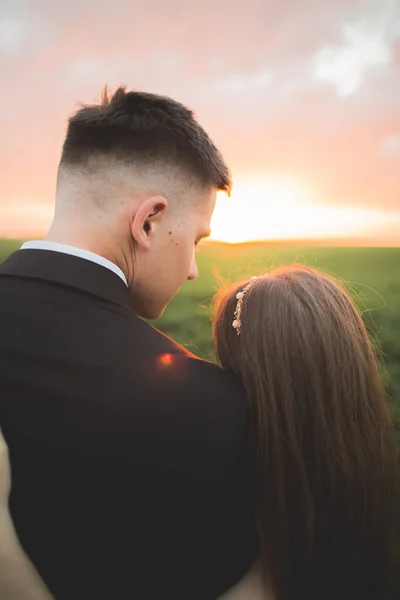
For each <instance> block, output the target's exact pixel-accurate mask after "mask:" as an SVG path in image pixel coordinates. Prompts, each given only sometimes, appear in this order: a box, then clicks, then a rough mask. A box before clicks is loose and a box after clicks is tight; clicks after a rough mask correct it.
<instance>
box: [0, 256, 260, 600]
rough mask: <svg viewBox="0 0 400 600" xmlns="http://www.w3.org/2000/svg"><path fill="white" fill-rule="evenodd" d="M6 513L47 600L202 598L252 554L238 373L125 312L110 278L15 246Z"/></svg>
mask: <svg viewBox="0 0 400 600" xmlns="http://www.w3.org/2000/svg"><path fill="white" fill-rule="evenodd" d="M0 423H1V425H2V427H3V430H4V435H5V437H6V440H7V442H8V444H9V447H10V453H11V466H12V475H13V489H12V496H11V511H12V516H13V519H14V521H15V524H16V529H17V532H18V535H19V537H20V540H21V543H22V545H23V546H24V548H25V549H26V551H27V553H28V555H29V556H30V558H31V560H32V561H33V562H34V564H35V565H36V567H37V568H38V570H39V572H40V573H41V575H42V576H43V578H44V580H45V581H46V583H47V584H48V585H49V587H50V589H51V590H52V592H53V594H54V595H55V597H56V599H57V600H64V599H65V600H67V599H68V600H78V599H81V598H82V599H85V600H90V599H92V598H93V600H99V599H102V598H104V599H105V598H107V600H113V599H114V598H115V599H118V600H123V599H125V598H129V599H130V598H135V599H136V598H137V599H138V600H146V599H153V598H154V599H157V600H167V599H169V598H171V599H174V600H179V599H182V600H183V599H184V600H197V599H198V600H207V599H210V600H211V599H214V598H215V597H216V596H217V595H218V594H219V593H221V592H222V591H223V590H224V589H226V588H227V587H229V586H230V585H232V584H233V583H235V582H236V581H237V580H238V579H239V578H240V577H241V576H242V575H243V574H244V573H245V571H246V570H247V569H248V567H249V566H250V564H251V562H252V560H253V559H254V556H255V555H256V553H257V550H258V549H257V541H256V533H255V527H254V523H253V518H252V514H253V477H252V473H251V467H250V464H251V458H250V453H249V433H248V414H247V409H246V401H245V399H244V395H243V391H242V388H241V386H240V384H239V383H238V382H237V381H236V380H234V379H233V378H232V377H231V375H229V374H228V373H227V372H225V371H223V370H222V369H220V368H219V367H217V366H215V365H213V364H210V363H208V362H205V361H202V360H199V359H197V358H195V357H194V356H192V355H190V354H189V353H187V352H186V351H185V350H184V349H183V348H182V347H180V346H178V345H177V344H175V343H174V342H173V341H172V340H170V339H169V338H167V337H165V336H164V335H163V334H162V333H160V332H159V331H157V330H155V329H154V328H153V327H151V326H150V325H149V324H147V323H146V322H144V321H143V320H142V319H140V318H138V317H137V316H136V315H135V314H134V313H133V312H132V309H131V307H130V302H129V294H128V290H127V288H126V286H125V285H124V283H123V282H122V280H120V278H119V277H118V276H117V275H115V274H114V273H113V272H111V271H109V270H108V269H106V268H104V267H102V266H99V265H97V264H95V263H92V262H89V261H87V260H84V259H82V258H77V257H74V256H69V255H65V254H60V253H56V252H53V251H46V250H21V251H18V252H16V253H14V254H13V255H11V257H9V258H8V259H7V260H6V261H5V262H4V263H3V264H2V265H1V266H0Z"/></svg>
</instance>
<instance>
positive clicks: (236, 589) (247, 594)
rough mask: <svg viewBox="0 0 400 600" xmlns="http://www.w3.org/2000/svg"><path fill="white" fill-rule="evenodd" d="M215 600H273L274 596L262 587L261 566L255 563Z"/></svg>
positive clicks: (266, 588)
mask: <svg viewBox="0 0 400 600" xmlns="http://www.w3.org/2000/svg"><path fill="white" fill-rule="evenodd" d="M217 600H275V596H274V594H273V593H272V591H271V590H269V589H268V586H265V585H263V582H262V576H261V566H260V563H259V561H256V562H255V563H254V564H253V566H252V567H251V569H250V570H249V571H248V572H247V573H246V575H245V576H244V577H243V578H242V579H241V580H240V581H239V582H238V583H237V584H236V585H234V586H233V587H232V588H230V589H229V590H228V591H226V592H225V593H224V594H222V596H220V597H219V598H218V599H217Z"/></svg>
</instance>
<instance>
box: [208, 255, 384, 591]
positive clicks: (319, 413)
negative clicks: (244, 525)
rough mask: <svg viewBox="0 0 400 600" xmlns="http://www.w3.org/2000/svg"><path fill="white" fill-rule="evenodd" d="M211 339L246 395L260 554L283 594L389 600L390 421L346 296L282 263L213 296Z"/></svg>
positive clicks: (314, 274) (313, 274) (309, 272)
mask: <svg viewBox="0 0 400 600" xmlns="http://www.w3.org/2000/svg"><path fill="white" fill-rule="evenodd" d="M243 290H244V291H245V294H244V295H243V296H241V295H240V294H241V293H242V292H243ZM237 294H239V297H237ZM237 309H238V310H237ZM238 312H239V315H238ZM238 316H239V319H238ZM238 321H239V322H238ZM214 341H215V350H216V355H217V357H218V360H219V362H220V363H221V365H222V366H223V367H225V368H229V369H232V370H233V371H234V372H235V373H236V374H237V375H238V376H239V377H241V379H242V380H243V383H244V385H245V388H246V390H247V393H248V397H249V401H250V406H251V412H252V415H253V427H254V434H255V436H254V439H255V441H256V452H257V459H258V460H257V462H258V479H257V497H258V505H257V517H258V525H259V532H260V539H261V546H262V559H263V561H264V564H265V566H266V568H268V569H269V571H270V575H271V578H272V581H273V582H274V586H275V590H276V593H277V594H278V598H279V600H281V599H284V600H286V599H288V600H294V599H297V598H302V597H303V594H306V596H307V599H308V600H313V599H314V598H317V597H318V598H321V597H324V598H325V599H328V598H329V599H330V598H331V597H332V598H333V597H338V594H339V597H340V598H342V599H344V598H347V597H349V598H350V597H353V598H355V597H357V598H358V597H360V598H361V597H362V598H363V600H366V599H367V598H369V597H372V595H373V593H374V591H375V597H379V598H381V599H383V598H386V595H385V594H386V592H385V585H386V584H387V567H388V565H389V562H390V561H389V548H390V533H391V531H390V527H391V525H392V522H391V517H392V505H393V494H394V492H393V488H394V477H395V454H394V447H393V438H392V427H391V424H390V419H389V417H388V411H387V406H386V399H385V393H384V390H383V388H382V383H381V379H380V375H379V369H378V366H377V363H376V360H375V357H374V353H373V350H372V347H371V343H370V341H369V338H368V334H367V332H366V329H365V327H364V324H363V322H362V319H361V317H360V315H359V313H358V311H357V309H356V307H355V306H354V304H353V303H352V301H351V300H350V298H349V296H348V295H347V294H346V292H345V291H344V289H343V288H342V287H341V286H340V285H339V284H338V283H337V282H335V281H334V280H333V279H332V278H330V277H328V276H326V275H324V274H322V273H320V272H318V271H316V270H314V269H310V268H306V267H301V266H291V267H282V268H279V269H276V270H275V271H272V272H271V273H269V274H267V275H264V276H262V277H259V278H257V279H254V280H251V281H246V282H243V283H242V284H240V285H238V286H235V288H234V289H233V290H232V291H230V292H228V293H225V294H222V295H220V296H219V298H218V302H217V307H216V317H215V321H214ZM328 579H331V580H330V581H328ZM378 589H379V592H377V590H378ZM347 592H349V596H347ZM376 593H378V595H376ZM351 594H353V595H352V596H351ZM363 594H364V595H363ZM370 594H372V595H371V596H370Z"/></svg>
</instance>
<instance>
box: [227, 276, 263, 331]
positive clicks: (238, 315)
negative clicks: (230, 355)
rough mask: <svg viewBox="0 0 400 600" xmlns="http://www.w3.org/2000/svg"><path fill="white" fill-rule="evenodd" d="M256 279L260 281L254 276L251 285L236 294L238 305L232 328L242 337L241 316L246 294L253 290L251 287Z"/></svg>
mask: <svg viewBox="0 0 400 600" xmlns="http://www.w3.org/2000/svg"><path fill="white" fill-rule="evenodd" d="M256 279H258V277H257V276H256V275H253V277H252V278H251V279H250V281H249V283H248V284H247V285H245V286H244V288H243V289H242V291H241V292H238V293H237V294H236V299H237V303H236V308H235V312H234V314H233V322H232V327H233V328H234V329H236V333H237V335H240V327H241V325H242V320H241V314H242V305H243V299H244V297H245V294H246V292H247V291H248V290H249V289H250V288H251V286H252V285H253V283H254V282H255V280H256Z"/></svg>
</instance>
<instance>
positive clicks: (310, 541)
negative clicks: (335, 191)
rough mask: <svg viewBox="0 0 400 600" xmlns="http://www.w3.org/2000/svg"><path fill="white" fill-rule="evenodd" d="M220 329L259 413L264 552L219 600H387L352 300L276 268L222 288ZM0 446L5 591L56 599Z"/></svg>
mask: <svg viewBox="0 0 400 600" xmlns="http://www.w3.org/2000/svg"><path fill="white" fill-rule="evenodd" d="M213 332H214V343H215V350H216V356H217V358H218V362H219V363H220V364H221V365H222V366H223V367H224V368H226V369H230V370H232V371H233V372H234V373H235V374H236V375H237V376H238V377H240V378H241V380H242V381H243V383H244V386H245V388H246V391H247V396H248V400H249V403H250V407H251V412H252V415H253V419H252V425H253V440H254V447H255V455H256V456H257V464H256V469H257V478H256V481H257V489H256V490H255V492H256V498H257V502H256V506H255V513H256V517H257V522H258V531H259V537H260V547H261V554H260V557H259V559H258V561H257V562H256V563H255V564H254V566H253V568H252V569H251V570H250V572H249V573H248V574H247V575H246V576H245V577H244V579H243V580H242V581H240V582H239V583H238V584H237V585H236V586H235V587H233V588H232V589H231V590H228V591H227V592H226V593H225V594H224V595H223V596H222V597H221V598H220V600H303V599H307V600H321V599H324V600H338V599H339V598H340V600H356V599H360V600H361V599H362V600H370V599H371V600H372V599H374V600H376V599H378V598H379V600H388V598H389V594H390V591H389V588H390V585H389V582H390V565H391V537H392V531H393V528H394V517H393V513H394V488H395V476H396V456H395V449H394V441H393V427H392V424H391V422H390V417H389V414H388V408H387V403H386V398H385V392H384V388H383V385H382V381H381V378H380V374H379V370H378V365H377V362H376V360H375V357H374V353H373V350H372V346H371V343H370V341H369V339H368V334H367V332H366V329H365V326H364V324H363V322H362V319H361V317H360V315H359V313H358V311H357V309H356V308H355V306H354V305H353V303H352V302H351V300H350V298H349V296H348V295H347V294H346V292H345V291H344V289H343V288H342V287H341V286H340V285H339V284H338V283H337V282H335V281H334V280H333V279H331V278H330V277H328V276H326V275H324V274H322V273H320V272H318V271H316V270H314V269H309V268H305V267H299V266H291V267H284V268H280V269H277V270H275V271H272V272H271V273H269V274H267V275H264V276H261V277H254V278H252V279H250V280H249V281H245V282H243V283H241V284H240V285H236V286H234V288H233V289H232V290H231V291H229V292H225V293H223V294H221V295H220V296H219V298H218V301H217V305H216V315H215V319H214V326H213ZM0 442H1V446H0V450H1V453H0V513H1V521H0V528H1V532H0V597H1V598H7V599H8V600H49V599H50V598H51V596H50V595H49V593H48V591H47V589H46V588H45V586H44V585H43V584H42V583H41V581H40V579H39V577H38V575H37V573H36V571H35V570H34V568H33V567H32V566H31V565H30V563H29V561H28V559H27V557H26V555H25V554H24V552H23V550H22V549H21V547H20V545H19V543H18V540H17V537H16V535H15V532H14V529H13V526H12V523H11V519H10V515H9V512H8V507H7V500H8V494H9V486H10V478H9V466H8V457H7V451H6V446H5V444H4V441H3V440H0ZM193 585H196V582H193ZM188 600H190V591H188Z"/></svg>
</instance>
